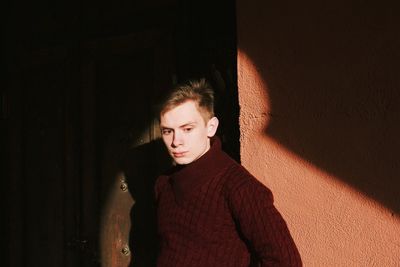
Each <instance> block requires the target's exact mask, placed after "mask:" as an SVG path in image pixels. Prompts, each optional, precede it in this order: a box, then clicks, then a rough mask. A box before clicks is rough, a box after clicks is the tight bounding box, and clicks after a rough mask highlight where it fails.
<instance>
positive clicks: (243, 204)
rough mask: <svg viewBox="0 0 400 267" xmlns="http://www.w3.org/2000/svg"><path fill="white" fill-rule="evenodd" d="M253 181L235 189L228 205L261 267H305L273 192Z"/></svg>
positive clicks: (232, 189)
mask: <svg viewBox="0 0 400 267" xmlns="http://www.w3.org/2000/svg"><path fill="white" fill-rule="evenodd" d="M249 178H250V179H247V178H246V179H245V180H244V181H243V180H242V182H241V183H240V184H238V185H237V186H234V187H233V188H231V190H230V194H229V201H228V202H229V206H230V209H231V212H232V215H233V217H234V220H235V222H236V224H237V226H238V229H239V232H240V234H241V235H242V238H243V239H244V241H245V242H246V243H247V245H248V246H249V248H250V250H251V251H252V254H254V255H253V256H252V257H255V259H256V261H257V262H258V263H259V265H257V266H262V267H265V266H288V267H289V266H290V267H292V266H293V267H294V266H296V267H297V266H302V262H301V258H300V254H299V252H298V250H297V247H296V245H295V243H294V241H293V239H292V237H291V235H290V232H289V229H288V227H287V225H286V222H285V221H284V219H283V218H282V216H281V214H280V213H279V212H278V210H277V209H276V208H275V206H274V205H273V196H272V193H271V191H270V190H269V189H268V188H267V187H265V186H264V185H263V184H261V183H260V182H259V181H257V180H256V179H255V178H253V177H249Z"/></svg>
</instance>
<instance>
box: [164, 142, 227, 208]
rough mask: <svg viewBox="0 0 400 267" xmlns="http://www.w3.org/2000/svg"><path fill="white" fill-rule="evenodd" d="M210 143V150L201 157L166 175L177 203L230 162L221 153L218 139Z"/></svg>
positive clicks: (225, 155) (176, 167) (178, 166)
mask: <svg viewBox="0 0 400 267" xmlns="http://www.w3.org/2000/svg"><path fill="white" fill-rule="evenodd" d="M210 141H211V146H210V149H209V150H208V151H207V152H206V153H205V154H204V155H203V156H201V157H200V158H199V159H197V160H196V161H193V162H191V163H189V164H186V165H177V166H175V167H174V168H172V169H171V170H170V172H169V174H167V176H169V177H170V179H169V181H170V183H171V186H172V190H173V192H174V194H175V197H176V199H177V201H178V202H180V201H182V200H183V199H184V198H185V197H187V196H189V195H190V194H191V193H192V192H194V191H195V190H196V189H197V188H198V187H199V186H201V185H202V184H204V183H205V182H206V181H208V180H209V179H212V178H213V177H214V176H215V175H217V174H218V173H219V172H220V171H221V170H222V169H223V168H224V167H225V166H227V165H228V163H229V162H230V161H231V159H230V158H229V156H228V155H227V154H225V153H224V152H223V151H222V149H221V141H220V139H219V138H218V137H213V138H212V139H211V140H210ZM227 159H228V160H227Z"/></svg>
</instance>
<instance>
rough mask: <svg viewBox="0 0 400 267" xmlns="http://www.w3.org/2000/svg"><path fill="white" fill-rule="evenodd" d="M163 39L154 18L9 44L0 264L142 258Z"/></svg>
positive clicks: (146, 249) (146, 250) (149, 243)
mask: <svg viewBox="0 0 400 267" xmlns="http://www.w3.org/2000/svg"><path fill="white" fill-rule="evenodd" d="M28 51H29V52H28ZM171 51H172V50H171V36H170V33H169V32H163V31H160V30H158V31H142V32H138V33H135V34H130V35H124V36H118V37H112V38H105V39H96V40H89V41H84V42H71V43H69V44H63V45H60V46H51V47H42V48H38V49H33V50H24V49H22V50H21V51H18V52H19V54H20V57H21V60H20V61H19V62H17V63H15V65H14V66H12V67H10V72H9V73H10V76H9V79H8V81H9V82H8V83H7V88H6V90H4V91H2V102H4V103H7V104H6V105H4V108H2V124H1V126H2V127H1V129H4V130H5V133H4V136H5V137H6V140H8V141H7V142H5V143H4V146H5V148H6V149H4V150H2V155H5V156H6V159H7V160H6V161H5V162H6V163H7V165H8V166H7V171H6V172H4V173H6V175H7V176H6V177H7V178H8V179H5V180H4V182H3V185H4V187H3V188H6V189H7V190H5V194H4V195H5V200H6V201H5V203H6V214H8V215H9V216H8V220H7V222H9V223H8V224H7V227H6V234H5V236H6V241H7V244H8V246H7V251H6V253H7V254H8V257H6V260H5V266H15V267H19V266H40V267H44V266H66V267H69V266H71V267H72V266H74V267H77V266H113V267H114V266H116V267H118V266H129V265H131V266H150V265H149V264H151V263H150V262H152V261H153V260H154V253H155V252H154V249H155V248H156V240H155V232H154V227H153V226H154V217H153V215H154V213H153V203H152V196H153V194H152V187H153V183H154V176H155V175H156V173H157V170H158V169H160V168H161V167H160V166H161V165H163V160H161V159H162V157H161V155H160V156H157V155H156V154H157V153H158V154H160V151H162V150H160V147H159V146H158V145H159V143H158V142H156V141H154V142H152V140H154V139H156V138H157V132H158V131H157V130H156V129H155V122H154V118H153V116H152V113H151V105H152V102H153V100H154V99H155V98H157V96H158V93H159V91H160V90H163V89H167V88H168V87H169V86H171V83H172V77H173V72H174V71H173V65H174V63H173V61H172V58H173V57H172V52H171ZM5 107H7V110H5ZM2 144H3V143H2ZM161 154H162V153H161ZM2 173H3V172H2ZM134 203H135V205H133V204H134Z"/></svg>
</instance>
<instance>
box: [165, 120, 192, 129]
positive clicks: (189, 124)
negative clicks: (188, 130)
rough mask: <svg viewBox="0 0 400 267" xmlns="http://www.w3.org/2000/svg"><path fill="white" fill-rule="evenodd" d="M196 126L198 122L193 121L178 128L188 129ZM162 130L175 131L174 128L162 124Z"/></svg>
mask: <svg viewBox="0 0 400 267" xmlns="http://www.w3.org/2000/svg"><path fill="white" fill-rule="evenodd" d="M196 124H197V122H195V121H191V122H187V123H185V124H182V125H180V126H178V128H185V127H188V126H194V125H196ZM160 128H161V129H173V128H172V127H168V126H165V125H162V124H160Z"/></svg>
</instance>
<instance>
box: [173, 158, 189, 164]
mask: <svg viewBox="0 0 400 267" xmlns="http://www.w3.org/2000/svg"><path fill="white" fill-rule="evenodd" d="M174 161H175V163H176V164H178V165H186V164H189V163H191V162H192V161H193V160H191V159H189V158H184V157H181V158H174Z"/></svg>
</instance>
